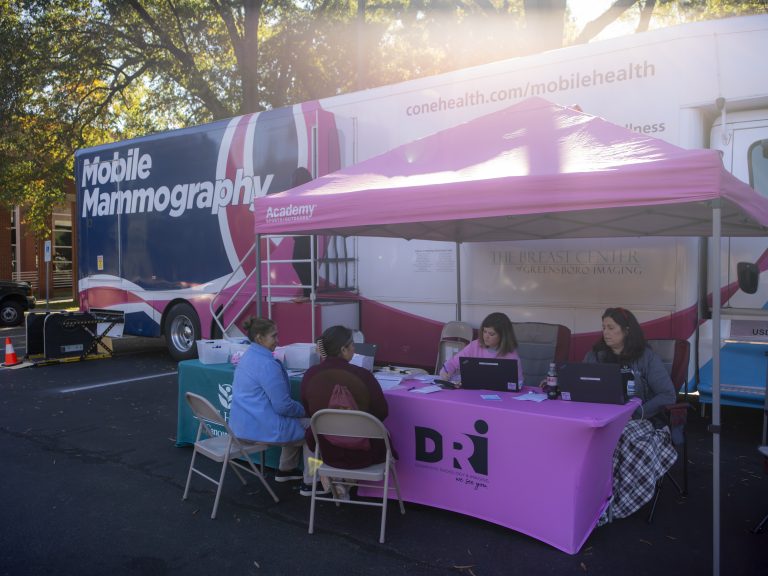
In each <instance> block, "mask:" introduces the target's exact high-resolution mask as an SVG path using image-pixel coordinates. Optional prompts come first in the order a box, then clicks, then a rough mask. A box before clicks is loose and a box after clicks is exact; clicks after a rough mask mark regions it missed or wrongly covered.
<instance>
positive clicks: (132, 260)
mask: <svg viewBox="0 0 768 576" xmlns="http://www.w3.org/2000/svg"><path fill="white" fill-rule="evenodd" d="M766 41H768V16H765V15H761V16H750V17H743V18H733V19H725V20H717V21H708V22H700V23H695V24H688V25H684V26H678V27H674V28H667V29H662V30H656V31H653V32H647V33H643V34H636V35H632V36H626V37H622V38H616V39H612V40H606V41H602V42H596V43H593V44H588V45H581V46H574V47H569V48H564V49H560V50H554V51H551V52H547V53H544V54H539V55H535V56H530V57H525V58H516V59H510V60H505V61H501V62H495V63H492V64H487V65H483V66H477V67H473V68H468V69H464V70H460V71H456V72H451V73H447V74H443V75H439V76H434V77H429V78H422V79H418V80H413V81H409V82H404V83H401V84H394V85H390V86H384V87H381V88H376V89H372V90H366V91H363V92H356V93H351V94H345V95H340V96H334V97H331V98H328V99H323V100H320V101H318V102H312V103H305V104H302V105H297V106H294V107H292V108H285V109H280V110H272V111H267V112H262V113H260V114H251V115H245V116H242V117H238V118H235V119H232V120H230V121H225V122H219V123H213V124H210V125H206V126H201V127H195V128H189V129H186V130H180V131H173V132H167V133H163V134H156V135H153V136H149V137H146V138H140V139H136V140H132V141H127V142H120V143H116V144H109V145H105V146H101V147H98V148H93V149H88V150H82V151H80V152H78V154H77V157H76V178H77V187H78V201H79V202H80V204H79V211H80V219H81V220H80V226H79V229H80V239H81V242H80V259H79V263H80V269H81V276H80V294H81V301H82V304H83V305H84V306H86V307H87V306H93V307H99V308H103V307H110V308H121V309H124V310H125V311H126V312H127V317H126V327H125V332H126V333H129V334H130V333H133V334H147V335H158V336H159V335H161V334H165V336H166V339H167V340H168V342H169V347H170V348H171V350H172V353H173V354H174V355H175V356H176V357H179V358H181V357H187V356H188V355H190V354H193V353H194V349H193V346H192V342H193V341H194V339H196V338H199V337H208V336H210V335H211V334H212V333H213V331H215V328H216V322H215V321H214V320H213V317H212V312H211V311H212V310H213V312H216V311H217V310H219V309H220V307H221V306H222V304H221V301H222V300H223V299H226V298H231V297H234V298H247V297H248V296H249V295H252V294H253V293H254V291H255V286H254V285H253V283H252V282H251V281H249V280H248V273H249V271H250V270H252V269H253V267H254V262H255V260H254V259H255V256H254V255H252V254H249V252H248V250H249V249H250V248H251V247H252V244H253V240H254V237H253V226H252V222H251V218H250V215H251V213H250V211H249V202H250V200H251V199H252V198H253V197H254V196H258V195H261V194H269V193H273V192H278V191H282V190H285V189H287V188H289V187H290V186H291V183H292V174H293V173H294V171H295V169H296V168H298V167H305V168H307V169H308V170H309V172H310V173H311V174H312V176H315V177H316V176H319V175H322V174H325V173H328V172H330V171H333V170H335V169H337V168H340V167H345V166H349V165H351V164H353V163H356V162H358V161H361V160H365V159H368V158H371V157H373V156H376V155H378V154H381V153H384V152H386V151H388V150H390V149H392V148H394V147H396V146H398V145H401V144H404V143H407V142H412V141H414V140H417V139H419V138H422V137H424V136H428V135H430V134H433V133H435V132H437V131H439V130H442V129H445V128H448V127H451V126H455V125H458V124H460V123H463V122H466V121H469V120H472V119H474V118H477V117H479V116H482V115H485V114H488V113H491V112H494V111H497V110H500V109H502V108H504V107H507V106H509V105H511V104H514V103H516V102H518V101H520V100H523V99H525V98H528V97H530V96H540V97H544V98H546V99H548V100H551V101H553V102H557V103H559V104H566V105H578V106H579V107H580V108H581V109H582V110H583V111H584V112H586V113H588V114H593V115H596V116H601V117H603V118H605V119H606V120H609V121H610V122H613V123H615V124H618V125H621V126H624V127H626V128H628V129H630V130H634V131H637V132H641V133H643V134H646V135H649V136H654V137H657V138H661V139H663V140H666V141H668V142H671V143H673V144H676V145H679V146H682V147H686V148H707V147H709V148H714V149H718V150H720V151H721V152H722V155H723V160H724V163H725V165H726V167H727V168H728V169H729V170H731V171H732V172H733V173H734V174H735V175H736V176H737V177H739V178H741V179H742V180H744V181H747V182H749V183H750V184H751V185H752V186H753V187H754V188H755V189H756V190H758V191H759V192H760V193H762V194H768V159H766V157H767V156H768V145H766V142H768V74H766V73H765V72H766V70H765V65H764V64H762V63H761V61H760V59H759V56H758V55H759V54H760V53H761V50H762V47H763V46H765V45H766ZM407 209H408V207H407V206H403V210H407ZM297 242H298V240H297V239H294V238H273V239H270V240H269V241H268V242H265V246H260V247H259V248H261V253H262V258H269V259H270V262H269V263H268V264H265V265H264V269H265V270H266V269H268V270H269V273H268V274H265V277H267V278H268V279H269V282H270V283H271V285H272V286H273V291H272V292H271V294H272V295H275V296H276V298H275V299H277V298H282V299H283V301H281V302H278V303H275V306H274V307H273V308H272V310H271V312H272V313H273V315H274V316H275V317H276V319H277V320H278V321H279V322H280V324H281V335H282V336H284V337H286V336H288V337H289V338H292V337H293V336H292V335H291V334H290V329H291V328H289V327H293V326H296V325H298V324H300V323H301V324H304V325H308V324H309V318H310V317H312V318H313V319H314V318H315V314H316V312H315V306H314V304H315V303H316V302H315V301H314V300H310V302H309V303H308V302H305V301H303V298H301V296H302V295H303V291H302V289H301V287H300V286H301V285H302V284H305V282H303V281H302V280H301V279H300V275H301V272H300V270H301V269H300V267H299V266H297V265H295V264H296V263H295V262H294V263H292V264H291V263H289V262H288V261H290V260H292V259H293V260H295V259H296V251H295V250H294V244H296V243H297ZM765 249H766V242H765V240H762V239H735V238H734V239H727V240H724V241H723V254H724V264H723V270H722V271H721V274H722V278H723V283H724V285H728V284H731V285H732V284H734V283H735V278H736V263H737V262H740V261H748V262H754V263H758V264H759V265H761V268H762V267H764V266H762V264H763V262H764V260H765V254H764V253H765V252H766V250H765ZM455 250H456V247H455V246H454V245H452V244H441V243H435V242H427V241H406V240H393V239H381V238H358V239H344V240H342V239H337V238H335V239H326V240H325V241H323V242H318V243H317V252H318V257H319V258H320V260H321V261H323V260H325V261H326V262H335V264H336V266H335V267H334V268H330V267H324V266H323V265H319V266H318V267H317V269H316V271H317V275H318V279H316V280H320V281H323V280H324V281H327V282H329V283H330V284H332V285H335V286H336V287H339V286H342V285H344V286H346V287H348V288H349V287H350V286H351V287H352V289H349V290H342V291H341V293H339V294H335V295H334V297H333V300H335V301H336V302H338V301H340V300H342V299H343V300H344V301H345V302H354V303H355V305H356V306H357V313H356V314H354V315H352V316H351V317H352V318H353V321H352V323H357V326H354V327H359V328H360V329H361V330H362V331H363V333H364V334H365V336H366V339H367V340H370V341H372V342H376V343H377V344H378V345H379V352H378V359H379V360H383V361H387V362H390V363H395V364H405V365H416V366H425V367H426V366H432V365H434V358H435V353H436V345H437V342H436V339H435V333H436V330H437V333H439V326H441V325H442V324H443V323H444V322H446V321H448V320H451V319H454V317H455V313H456V302H455V298H456V288H455V287H456V280H455V274H456V265H455V262H456V259H455ZM460 250H461V262H468V263H471V265H470V266H467V267H466V268H465V269H463V270H462V276H461V284H462V301H461V309H462V311H463V319H464V320H467V321H469V322H470V323H472V324H473V325H475V326H478V325H479V323H480V321H481V319H482V318H483V317H484V316H485V315H486V314H487V313H488V312H490V311H494V310H500V311H503V312H505V313H507V315H508V316H509V317H510V318H511V319H512V320H513V321H539V322H549V323H556V324H563V325H565V326H567V327H568V328H570V330H571V331H572V334H573V340H572V356H573V357H574V358H580V357H581V355H583V353H584V351H585V350H586V349H587V348H588V347H589V346H590V345H591V344H592V343H593V342H594V340H595V338H597V336H598V331H599V327H600V314H601V312H602V310H603V309H604V308H605V307H607V306H624V307H627V308H630V309H632V310H633V311H634V312H635V313H636V314H637V316H638V318H639V319H640V321H641V322H642V323H643V324H644V326H645V327H646V330H647V331H648V332H649V335H650V336H652V337H655V338H661V337H678V338H679V337H682V338H686V339H690V340H691V341H692V343H694V344H696V342H697V339H698V335H699V333H698V331H697V327H698V326H699V324H700V322H702V321H704V320H706V301H707V297H706V295H707V284H708V278H709V277H708V270H707V266H706V263H707V261H708V258H707V253H708V251H711V250H712V247H710V246H708V243H707V241H706V240H697V239H690V238H673V237H670V238H620V239H612V240H610V241H606V240H589V239H579V240H569V241H562V240H550V241H535V242H534V241H531V242H514V243H512V242H508V243H488V244H470V243H467V244H463V245H462V246H461V248H460ZM243 259H245V260H244V261H245V262H246V264H245V266H244V267H243V269H242V270H240V271H238V270H239V268H238V262H240V260H243ZM339 262H343V263H344V269H343V271H342V270H341V269H340V268H339V266H338V264H339ZM331 270H333V271H331ZM233 271H234V273H233ZM342 276H344V281H343V282H342V278H341V277H342ZM312 283H313V284H315V283H316V282H315V281H313V282H312ZM241 285H242V286H243V288H242V289H241V290H240V291H239V292H238V293H237V295H236V296H235V292H237V290H238V288H240V286H241ZM291 286H294V288H293V289H292V288H290V287H291ZM221 289H223V290H224V292H225V293H227V296H226V298H223V297H221V296H215V294H216V293H218V291H219V290H221ZM267 293H268V294H269V293H270V291H269V290H268V291H267ZM293 300H298V301H293ZM329 300H330V298H329ZM767 302H768V290H767V289H766V287H762V288H760V289H759V290H758V291H757V293H755V294H753V295H748V294H746V293H744V292H740V291H738V290H737V291H735V292H734V293H733V295H732V296H730V298H729V300H728V302H726V305H728V304H730V305H732V306H733V307H737V308H764V307H765V305H766V303H767ZM212 304H213V305H212ZM332 310H333V308H332V307H330V306H328V307H327V309H323V308H322V307H320V312H319V314H320V315H321V316H322V315H323V314H325V315H327V316H328V317H329V318H337V316H335V315H334V313H333V312H332ZM301 319H303V320H301ZM324 323H326V319H324V318H322V319H321V321H320V325H321V326H322V325H323V324H324ZM707 334H708V332H707V325H706V322H704V324H703V331H702V332H701V337H702V339H703V340H706V338H707ZM316 335H317V331H315V333H314V334H307V333H302V334H300V335H299V334H298V333H297V334H296V336H295V338H296V339H297V340H299V341H308V340H311V339H313V338H314V337H315V336H316ZM700 349H701V351H702V352H701V354H700V355H699V358H698V367H701V368H703V370H702V379H703V380H706V369H705V368H706V365H707V363H708V361H709V353H707V352H706V350H707V345H705V344H704V342H703V341H702V345H701V346H700ZM730 351H733V352H734V353H738V354H740V353H741V352H740V351H739V348H738V345H737V344H734V345H731V344H727V345H726V346H725V348H724V349H723V360H722V362H723V382H724V383H726V384H728V383H731V384H734V385H736V384H739V383H741V382H743V381H747V380H749V381H754V378H755V371H756V370H758V369H759V368H758V367H759V366H764V358H763V359H762V363H760V362H759V358H760V357H762V351H761V352H760V353H759V354H751V357H753V358H754V359H755V360H756V361H755V362H744V361H742V359H741V358H740V356H739V358H740V359H739V360H738V361H737V362H731V361H729V354H730ZM762 370H764V368H762ZM764 377H765V375H764V373H763V374H760V377H759V379H758V380H759V381H760V382H763V381H764Z"/></svg>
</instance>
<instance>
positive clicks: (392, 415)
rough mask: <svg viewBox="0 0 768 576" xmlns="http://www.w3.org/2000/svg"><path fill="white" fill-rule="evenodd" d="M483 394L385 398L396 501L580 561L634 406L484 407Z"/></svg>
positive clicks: (509, 398) (501, 403) (506, 402)
mask: <svg viewBox="0 0 768 576" xmlns="http://www.w3.org/2000/svg"><path fill="white" fill-rule="evenodd" d="M404 384H405V385H407V386H410V385H412V384H415V382H408V383H404ZM481 394H486V393H485V392H481V391H472V390H444V391H440V392H436V393H434V394H428V395H423V394H417V393H414V392H409V391H407V390H405V389H401V390H393V391H388V392H387V393H386V396H387V401H388V402H389V417H388V418H387V420H386V421H385V424H386V426H387V428H388V429H389V431H390V433H391V435H392V440H393V443H394V445H395V447H396V449H397V451H398V452H399V456H400V460H399V461H398V463H397V471H398V476H399V478H400V486H401V489H402V494H403V499H404V500H407V501H409V502H415V503H419V504H425V505H428V506H434V507H437V508H442V509H445V510H452V511H455V512H460V513H462V514H467V515H469V516H474V517H476V518H482V519H484V520H488V521H489V522H493V523H495V524H499V525H502V526H506V527H508V528H512V529H513V530H517V531H519V532H523V533H525V534H528V535H529V536H532V537H534V538H536V539H538V540H541V541H543V542H546V543H548V544H551V545H552V546H554V547H556V548H559V549H560V550H563V551H565V552H568V553H569V554H575V553H577V552H578V551H579V549H580V548H581V546H582V545H583V544H584V542H585V541H586V539H587V538H588V537H589V534H590V533H591V532H592V529H593V528H594V527H595V526H596V524H597V520H598V518H599V517H600V513H601V512H602V510H603V508H604V507H605V505H606V503H607V501H608V498H609V496H610V494H611V456H612V454H613V450H614V448H615V446H616V443H617V441H618V439H619V436H620V435H621V431H622V429H623V428H624V425H625V424H626V422H627V421H628V420H629V418H630V416H631V414H632V411H633V410H634V409H635V407H636V404H635V403H634V402H632V403H630V404H627V405H626V406H615V405H607V404H591V403H571V402H565V401H561V400H546V401H544V402H541V403H535V402H528V401H520V400H514V399H513V397H514V396H517V394H512V393H501V394H499V396H501V397H502V399H501V400H483V399H482V398H481ZM369 494H370V492H369Z"/></svg>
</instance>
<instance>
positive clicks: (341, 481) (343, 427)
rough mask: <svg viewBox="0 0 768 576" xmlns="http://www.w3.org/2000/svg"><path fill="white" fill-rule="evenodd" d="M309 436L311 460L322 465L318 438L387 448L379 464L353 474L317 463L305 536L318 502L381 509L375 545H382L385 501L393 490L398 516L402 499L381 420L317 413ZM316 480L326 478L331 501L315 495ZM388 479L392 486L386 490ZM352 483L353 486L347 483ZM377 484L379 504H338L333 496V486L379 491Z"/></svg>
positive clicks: (360, 414)
mask: <svg viewBox="0 0 768 576" xmlns="http://www.w3.org/2000/svg"><path fill="white" fill-rule="evenodd" d="M310 426H311V428H312V434H313V435H314V437H315V459H316V460H318V461H322V457H323V456H322V454H321V451H320V442H319V439H318V437H319V436H321V435H333V436H346V437H351V438H371V439H380V440H383V441H384V444H385V446H386V448H387V450H386V458H385V460H384V462H382V463H381V464H373V465H371V466H367V467H365V468H356V469H353V470H350V469H347V468H336V467H334V466H329V465H328V464H325V463H321V464H320V465H319V466H317V467H316V468H315V470H314V472H313V478H312V502H311V504H310V508H309V533H310V534H312V533H314V527H315V505H316V503H317V502H318V501H322V502H334V503H335V504H336V505H337V506H338V505H340V504H354V505H357V506H377V507H380V508H381V530H380V532H379V542H380V543H382V544H383V543H384V532H385V530H386V526H387V501H388V497H389V491H390V490H391V489H392V488H394V490H395V492H396V494H397V499H398V501H399V503H400V513H401V514H405V507H404V506H403V499H402V497H401V496H400V484H399V483H398V481H397V470H396V469H395V458H394V456H393V455H392V449H391V447H390V444H389V434H388V433H387V429H386V428H385V427H384V424H382V423H381V420H379V419H378V418H376V417H375V416H373V415H371V414H368V413H367V412H362V411H359V410H333V409H330V408H329V409H326V410H319V411H317V412H315V414H314V415H313V416H312V420H311V422H310ZM319 476H324V477H326V478H328V480H329V481H330V482H331V494H332V497H330V498H328V497H321V496H318V495H317V480H318V477H319ZM390 478H391V481H392V484H393V486H392V487H390V485H389V483H390ZM350 481H355V482H350ZM380 482H383V483H384V485H383V489H382V497H381V502H368V501H360V500H341V499H339V498H338V497H337V496H336V490H335V488H336V486H339V485H341V486H347V487H348V486H351V485H354V484H355V483H356V485H357V486H373V487H376V488H380V487H381V486H380V484H379V483H380Z"/></svg>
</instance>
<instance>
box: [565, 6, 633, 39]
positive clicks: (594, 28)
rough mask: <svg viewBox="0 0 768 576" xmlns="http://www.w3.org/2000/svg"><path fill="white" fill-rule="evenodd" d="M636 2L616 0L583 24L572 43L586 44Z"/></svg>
mask: <svg viewBox="0 0 768 576" xmlns="http://www.w3.org/2000/svg"><path fill="white" fill-rule="evenodd" d="M637 2H638V0H616V2H614V3H613V4H612V5H611V7H610V8H608V10H606V11H605V12H603V13H602V14H601V15H600V16H598V17H597V18H595V19H594V20H592V21H591V22H588V23H587V24H586V25H585V26H584V29H583V30H582V31H581V34H579V36H578V38H576V40H574V42H573V43H574V44H586V43H587V42H589V41H590V40H592V39H593V38H594V37H595V36H597V35H598V34H600V32H602V31H603V30H605V28H606V27H607V26H608V25H609V24H612V23H613V22H615V21H616V20H617V19H618V17H619V16H621V15H622V14H623V13H624V12H626V11H627V10H629V9H630V8H631V7H632V6H634V5H635V4H637Z"/></svg>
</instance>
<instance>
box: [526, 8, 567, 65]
mask: <svg viewBox="0 0 768 576" xmlns="http://www.w3.org/2000/svg"><path fill="white" fill-rule="evenodd" d="M565 4H566V0H525V1H524V2H523V5H524V7H525V22H526V28H527V30H528V34H527V38H526V44H527V50H526V52H528V53H530V54H534V53H537V52H544V51H545V50H554V49H555V48H560V47H561V46H562V45H563V33H564V27H565Z"/></svg>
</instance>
